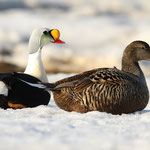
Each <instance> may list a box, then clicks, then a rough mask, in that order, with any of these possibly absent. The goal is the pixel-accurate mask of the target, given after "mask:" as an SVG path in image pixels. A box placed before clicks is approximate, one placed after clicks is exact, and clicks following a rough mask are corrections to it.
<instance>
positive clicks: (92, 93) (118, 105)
mask: <svg viewBox="0 0 150 150" xmlns="http://www.w3.org/2000/svg"><path fill="white" fill-rule="evenodd" d="M148 59H149V60H150V47H149V45H148V44H147V43H145V42H143V41H134V42H132V43H131V44H129V45H128V46H127V47H126V49H125V50H124V53H123V57H122V69H121V70H118V69H117V68H115V67H114V68H98V69H94V70H90V71H87V72H83V73H81V74H78V75H75V76H72V77H69V78H65V79H62V80H59V81H57V82H55V83H42V84H44V85H45V86H46V88H48V89H49V90H51V91H52V92H53V94H54V100H55V102H56V104H57V105H58V106H59V107H60V108H61V109H63V110H66V111H76V112H80V113H86V112H88V111H95V110H98V111H101V112H108V113H112V114H122V113H132V112H135V111H139V110H142V109H144V108H145V107H146V105H147V103H148V100H149V92H148V88H147V84H146V81H145V77H144V74H143V72H142V70H141V68H140V66H139V64H138V61H139V60H148Z"/></svg>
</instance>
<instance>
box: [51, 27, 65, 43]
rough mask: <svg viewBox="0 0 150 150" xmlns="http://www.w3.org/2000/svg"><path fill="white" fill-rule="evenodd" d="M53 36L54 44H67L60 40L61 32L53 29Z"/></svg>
mask: <svg viewBox="0 0 150 150" xmlns="http://www.w3.org/2000/svg"><path fill="white" fill-rule="evenodd" d="M51 36H52V37H53V39H54V42H53V43H58V44H64V43H65V42H63V41H61V40H60V39H59V37H60V32H59V30H57V29H53V30H52V31H51Z"/></svg>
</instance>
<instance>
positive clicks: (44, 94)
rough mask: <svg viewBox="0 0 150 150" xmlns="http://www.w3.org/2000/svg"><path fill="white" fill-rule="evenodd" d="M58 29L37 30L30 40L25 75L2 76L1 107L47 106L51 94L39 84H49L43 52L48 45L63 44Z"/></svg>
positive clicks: (0, 87)
mask: <svg viewBox="0 0 150 150" xmlns="http://www.w3.org/2000/svg"><path fill="white" fill-rule="evenodd" d="M59 36H60V33H59V31H58V30H57V29H52V30H50V29H47V28H40V29H35V30H34V31H33V32H32V34H31V37H30V40H29V58H28V64H27V67H26V69H25V72H24V73H1V74H0V107H1V108H4V109H7V108H14V109H17V108H26V107H36V106H38V105H47V104H48V103H49V100H50V93H49V92H48V91H46V90H44V89H41V88H39V87H38V86H37V85H35V84H37V83H38V82H40V81H43V82H47V81H48V79H47V75H46V72H45V69H44V66H43V63H42V58H41V50H42V48H43V46H44V45H46V44H48V43H50V42H51V43H59V44H62V43H64V42H62V41H61V40H60V39H59Z"/></svg>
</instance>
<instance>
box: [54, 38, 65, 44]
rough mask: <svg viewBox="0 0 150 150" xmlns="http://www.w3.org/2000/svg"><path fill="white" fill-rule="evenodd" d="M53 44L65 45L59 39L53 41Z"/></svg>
mask: <svg viewBox="0 0 150 150" xmlns="http://www.w3.org/2000/svg"><path fill="white" fill-rule="evenodd" d="M53 43H58V44H65V42H63V41H61V40H60V39H58V40H55V41H54V42H53Z"/></svg>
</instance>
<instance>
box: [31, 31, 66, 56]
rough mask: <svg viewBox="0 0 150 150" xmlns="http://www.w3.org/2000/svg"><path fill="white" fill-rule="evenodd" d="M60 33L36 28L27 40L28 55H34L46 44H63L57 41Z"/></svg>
mask: <svg viewBox="0 0 150 150" xmlns="http://www.w3.org/2000/svg"><path fill="white" fill-rule="evenodd" d="M59 37H60V32H59V30H58V29H47V28H38V29H34V30H33V32H32V34H31V36H30V40H29V54H33V53H36V52H37V51H39V50H41V49H42V47H43V46H45V45H47V44H48V43H50V42H51V43H58V44H64V42H63V41H61V40H60V39H59Z"/></svg>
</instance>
